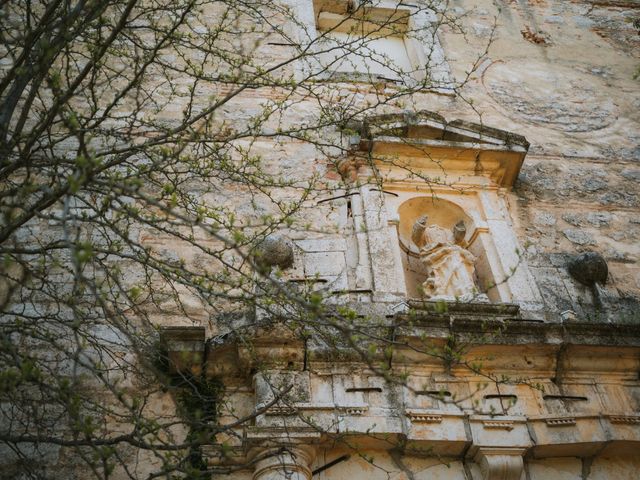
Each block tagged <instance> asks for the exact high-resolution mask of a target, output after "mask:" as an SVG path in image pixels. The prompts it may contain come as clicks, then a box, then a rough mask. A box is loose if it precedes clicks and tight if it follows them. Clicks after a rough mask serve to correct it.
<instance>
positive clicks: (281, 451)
mask: <svg viewBox="0 0 640 480" xmlns="http://www.w3.org/2000/svg"><path fill="white" fill-rule="evenodd" d="M255 456H256V457H259V458H260V459H259V460H258V461H257V462H256V463H255V468H254V471H253V480H285V479H286V480H311V463H312V462H313V460H314V458H315V449H314V448H313V447H310V446H306V445H286V446H284V445H283V446H281V447H272V448H268V449H264V450H261V451H259V452H256V454H255Z"/></svg>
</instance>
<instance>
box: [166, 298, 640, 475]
mask: <svg viewBox="0 0 640 480" xmlns="http://www.w3.org/2000/svg"><path fill="white" fill-rule="evenodd" d="M416 305H417V306H422V307H423V308H424V307H428V308H427V309H422V310H414V311H412V312H410V313H409V314H398V315H396V316H395V317H394V318H393V319H387V327H388V329H387V331H388V332H389V335H392V337H393V338H394V341H395V342H396V345H397V346H396V349H395V351H394V353H393V357H392V359H391V364H390V368H391V371H393V372H404V375H405V376H406V386H399V385H395V384H389V383H387V382H385V380H384V379H383V378H381V377H380V376H378V375H377V374H376V373H375V372H373V371H371V369H370V368H369V367H367V366H366V365H364V364H363V363H362V362H360V361H359V359H358V358H355V357H353V355H351V356H350V355H348V354H346V353H347V352H345V356H343V357H341V356H338V355H336V352H335V351H333V350H332V351H328V350H327V351H324V350H323V349H322V348H321V347H319V344H316V343H314V342H313V341H312V338H308V339H307V341H306V342H302V341H300V339H297V338H295V336H292V335H286V334H285V332H284V331H280V330H278V328H277V326H276V325H274V327H273V328H262V329H257V328H256V329H254V331H252V332H246V333H245V338H247V337H246V335H249V337H251V338H252V339H253V341H252V345H253V348H252V349H251V354H248V352H247V351H246V350H245V347H244V346H243V344H244V342H236V341H235V340H234V337H233V335H230V336H227V337H226V339H225V340H224V341H220V342H218V343H217V344H216V343H211V342H210V345H209V349H208V352H207V355H208V356H207V360H206V363H205V364H204V365H206V370H205V372H206V375H207V376H210V377H215V378H218V379H219V380H222V381H223V383H225V384H226V385H236V386H240V385H245V387H243V388H238V387H236V388H232V389H231V390H230V392H233V393H230V394H229V395H231V396H230V397H229V398H227V399H226V401H227V402H228V403H230V404H233V405H235V406H236V407H238V408H239V406H241V405H242V408H243V409H244V411H246V412H247V413H251V412H256V411H258V412H261V413H259V415H257V417H256V418H255V422H254V423H253V425H251V426H245V427H243V428H241V429H240V430H239V431H237V432H236V436H234V437H231V438H235V440H234V441H233V442H234V443H233V444H232V446H231V447H232V448H231V452H232V453H229V451H228V446H227V451H226V453H225V455H223V456H220V452H218V451H217V450H216V448H215V445H212V446H211V447H210V449H209V450H207V451H208V452H209V453H208V455H209V459H210V462H212V463H216V464H219V463H225V462H227V463H228V462H232V463H233V462H237V463H238V464H241V463H242V461H245V460H246V459H248V458H250V457H251V455H253V453H251V452H255V451H256V449H260V448H262V449H264V448H265V445H267V444H273V445H276V446H277V445H278V439H279V438H281V439H282V442H284V443H283V445H284V444H287V445H290V446H291V445H292V442H297V443H298V444H299V445H303V446H304V445H306V446H310V447H313V448H314V449H326V448H333V447H331V445H336V442H338V444H341V442H346V443H348V444H349V445H352V446H354V445H355V446H358V445H360V446H362V448H375V449H384V448H390V446H391V445H394V444H396V443H395V442H396V441H400V439H404V440H403V441H404V442H406V445H407V448H408V449H409V452H411V451H413V452H429V455H441V456H446V457H453V458H468V459H474V461H475V462H476V463H477V464H478V465H479V466H480V468H481V470H482V472H483V475H484V478H485V479H488V480H491V479H493V478H505V479H510V478H519V477H518V476H517V471H518V469H521V468H522V459H523V458H524V457H526V458H535V459H538V458H555V457H568V456H585V455H596V454H604V453H606V452H625V451H626V452H632V451H634V449H635V451H637V449H638V448H640V405H638V404H637V398H636V397H634V395H635V394H634V391H637V390H638V389H640V381H638V379H637V374H636V372H637V371H638V369H639V368H640V329H639V327H637V326H629V325H627V326H611V325H602V324H565V325H558V324H549V323H542V322H531V321H522V320H518V319H517V313H518V307H517V306H513V305H504V306H502V305H492V304H451V305H450V307H451V308H449V307H447V308H446V311H442V310H441V304H437V303H432V304H427V303H422V304H416ZM474 309H477V311H475V312H474ZM481 325H484V326H481ZM275 332H277V333H275ZM193 333H194V332H193V331H191V329H190V331H189V335H190V336H191V337H192V339H193V345H186V343H185V341H184V338H185V335H181V334H180V332H178V331H177V330H176V329H172V330H165V331H164V333H163V335H164V336H165V343H166V344H167V345H169V346H173V347H172V348H178V349H184V355H183V354H182V352H175V351H174V352H169V353H170V354H172V355H171V358H175V359H181V360H182V361H183V363H182V364H181V365H174V367H175V368H178V369H186V371H189V370H190V369H191V370H192V371H199V370H198V369H199V368H200V366H193V367H192V366H190V365H189V364H188V361H187V359H189V358H192V359H193V361H194V362H197V361H199V360H201V358H200V357H199V356H193V355H192V354H191V352H194V351H202V349H199V348H198V347H197V345H196V344H200V345H202V344H203V343H204V341H205V338H204V330H202V335H201V337H200V339H199V340H196V339H195V335H193ZM172 337H177V338H179V339H180V341H177V342H173V341H172V340H171V338H172ZM451 338H455V339H456V342H459V344H460V345H464V348H463V349H462V350H461V351H462V352H463V356H462V357H461V358H460V359H459V360H458V361H457V362H453V363H447V362H446V361H445V360H443V359H442V358H441V357H437V356H434V355H433V354H429V352H430V351H431V352H435V351H436V350H434V349H437V348H438V347H439V346H443V345H445V344H450V342H451ZM448 342H449V343H448ZM402 345H405V347H402ZM420 350H422V351H423V352H426V353H420ZM438 351H441V350H438ZM474 363H482V372H477V371H474V367H473V366H472V365H473V364H474ZM256 365H260V366H261V369H260V372H259V373H252V367H253V366H256ZM504 378H510V379H512V381H504ZM491 379H496V381H497V382H498V383H497V384H494V383H492V382H491ZM500 379H503V380H502V381H500ZM518 379H521V380H518ZM527 379H535V384H534V383H533V382H534V380H527ZM498 385H499V388H498ZM287 388H290V389H287ZM285 390H286V393H285V394H284V395H283V396H282V397H281V398H277V392H278V391H285ZM634 398H635V400H634ZM583 400H584V401H583ZM634 402H635V403H634ZM265 406H266V408H265ZM221 420H222V423H223V424H224V423H226V422H227V421H233V417H232V416H230V417H229V418H228V419H226V420H225V418H224V417H223V418H221ZM242 439H243V440H242ZM269 442H271V443H269ZM260 451H262V450H260ZM216 452H218V453H216ZM234 458H235V460H234ZM265 468H266V467H265ZM305 468H306V467H305ZM305 468H303V469H302V470H300V472H302V473H300V474H301V475H303V476H301V477H300V478H308V473H309V471H308V470H307V469H305ZM256 471H257V470H256ZM500 472H502V473H500ZM506 472H507V473H506ZM256 475H257V474H256ZM304 475H307V477H305V476H304ZM496 475H497V476H496ZM501 475H506V476H501ZM255 478H262V477H255ZM278 478H279V477H278Z"/></svg>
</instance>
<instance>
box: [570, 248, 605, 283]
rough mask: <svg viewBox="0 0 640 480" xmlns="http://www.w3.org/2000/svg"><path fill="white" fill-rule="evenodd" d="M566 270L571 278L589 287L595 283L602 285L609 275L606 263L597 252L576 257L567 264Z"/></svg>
mask: <svg viewBox="0 0 640 480" xmlns="http://www.w3.org/2000/svg"><path fill="white" fill-rule="evenodd" d="M567 269H568V270H569V273H570V274H571V276H572V277H573V278H575V279H576V280H577V281H579V282H580V283H582V284H584V285H589V286H591V285H594V284H596V283H599V284H601V285H604V284H605V282H606V281H607V276H608V274H609V268H608V267H607V262H606V261H605V259H604V258H603V257H602V255H600V254H599V253H598V252H585V253H581V254H580V255H577V256H576V257H575V258H573V259H572V260H571V261H570V262H569V264H568V266H567Z"/></svg>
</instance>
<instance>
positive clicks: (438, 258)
mask: <svg viewBox="0 0 640 480" xmlns="http://www.w3.org/2000/svg"><path fill="white" fill-rule="evenodd" d="M528 147H529V144H528V142H527V141H526V140H525V139H524V137H521V136H519V135H515V134H512V133H509V132H505V131H502V130H497V129H493V128H488V127H486V126H484V125H477V124H472V123H469V122H461V121H455V122H447V121H445V120H444V119H443V118H442V117H440V116H438V115H436V114H434V113H431V112H419V113H417V114H416V113H413V114H411V115H409V114H406V115H384V116H380V117H376V118H372V119H369V120H368V121H367V122H365V124H364V127H363V134H362V136H361V137H360V143H359V146H358V148H357V149H356V151H355V152H354V155H353V157H352V158H351V160H349V161H348V163H349V165H350V166H351V167H352V168H351V169H350V170H349V171H350V175H351V178H352V179H353V180H354V181H357V182H358V183H359V184H360V185H362V184H365V183H366V181H367V179H370V178H373V177H375V178H377V179H382V188H381V189H379V188H378V189H377V190H376V189H373V188H370V189H369V190H368V191H366V192H364V191H363V192H362V193H361V194H362V196H363V197H366V198H365V200H366V202H367V203H368V204H375V203H376V202H378V203H381V204H383V205H384V206H385V207H386V208H385V216H386V221H387V222H388V224H389V226H390V227H395V228H389V229H387V230H386V231H387V232H388V233H387V235H389V240H388V245H390V248H392V249H395V250H396V251H395V252H394V255H393V256H394V257H395V258H396V259H397V260H396V261H397V262H401V263H402V266H401V267H402V269H403V270H404V276H403V278H402V276H400V278H397V280H398V282H397V283H400V284H403V288H404V291H405V296H406V297H408V298H422V299H426V300H438V299H445V300H457V301H471V302H478V301H480V302H493V303H517V304H519V305H520V307H521V310H522V311H524V312H528V314H529V316H530V317H536V316H540V314H539V312H541V310H542V299H541V297H540V293H539V291H538V288H537V286H536V284H535V281H534V280H533V277H532V275H531V274H530V272H529V270H528V268H527V265H526V262H525V260H524V258H523V255H522V248H521V247H520V246H519V243H518V240H517V238H516V235H515V233H514V231H513V228H512V223H511V216H510V212H509V202H508V197H509V190H510V189H511V187H512V186H513V183H514V182H515V180H516V178H517V176H518V172H519V171H520V167H521V165H522V163H523V161H524V157H525V155H526V153H527V149H528ZM359 152H361V153H359ZM374 174H375V175H374ZM361 190H362V188H361ZM374 195H378V196H379V197H380V199H379V200H378V199H376V198H373V196H374ZM377 231H381V230H380V229H378V230H377ZM376 261H377V259H376V258H371V262H372V265H373V267H374V271H375V262H376ZM380 270H381V271H384V270H383V269H380ZM386 271H387V272H389V269H388V268H387V269H386ZM535 312H538V313H535Z"/></svg>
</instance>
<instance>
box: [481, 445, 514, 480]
mask: <svg viewBox="0 0 640 480" xmlns="http://www.w3.org/2000/svg"><path fill="white" fill-rule="evenodd" d="M524 452H525V449H524V448H509V447H479V448H478V451H477V452H476V454H475V457H474V460H475V462H476V463H477V464H478V465H479V466H480V469H481V470H482V478H483V480H520V476H521V475H522V470H523V468H524V462H523V460H522V455H523V454H524Z"/></svg>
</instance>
